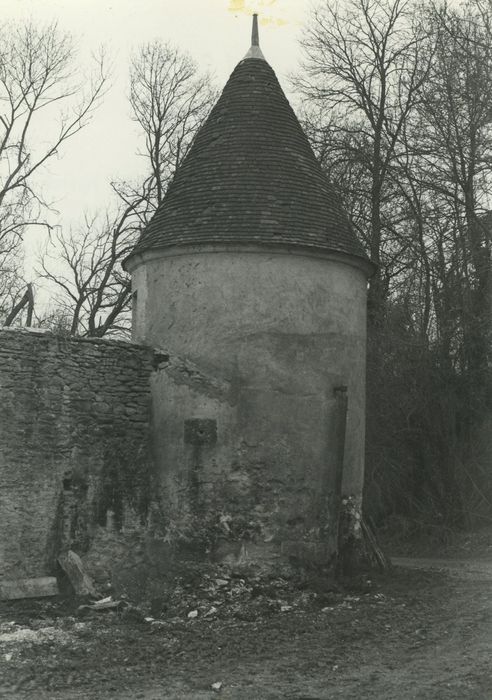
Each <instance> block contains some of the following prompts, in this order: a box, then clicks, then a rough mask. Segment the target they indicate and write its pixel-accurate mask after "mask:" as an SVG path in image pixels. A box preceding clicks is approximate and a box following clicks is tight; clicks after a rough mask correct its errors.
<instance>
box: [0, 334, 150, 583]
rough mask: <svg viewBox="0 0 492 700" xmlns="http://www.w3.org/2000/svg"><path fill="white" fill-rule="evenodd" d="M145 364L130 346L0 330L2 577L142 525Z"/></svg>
mask: <svg viewBox="0 0 492 700" xmlns="http://www.w3.org/2000/svg"><path fill="white" fill-rule="evenodd" d="M152 363H153V351H152V350H151V349H150V348H146V347H143V346H138V345H134V344H131V343H126V342H121V341H108V340H103V339H85V338H73V337H63V336H56V335H53V334H51V333H48V332H42V331H39V330H19V329H4V330H1V331H0V532H1V538H0V578H16V577H23V576H40V575H45V574H50V573H53V572H54V571H55V570H56V564H55V563H56V556H57V554H58V553H59V551H60V548H62V547H67V546H70V547H71V548H73V549H75V551H78V552H79V553H80V554H82V555H83V554H84V552H87V551H88V550H89V549H90V546H91V543H92V541H93V540H94V538H96V539H97V535H98V532H100V530H101V528H104V529H106V526H109V529H111V527H112V526H115V527H114V528H113V529H114V530H121V527H122V526H124V524H125V522H129V521H131V522H132V523H138V522H139V521H141V522H144V521H145V520H146V515H147V510H148V507H149V500H150V492H151V486H150V482H149V479H150V467H149V464H150V460H149V456H148V446H149V444H150V441H149V426H150V384H149V377H150V375H151V373H152V369H153V368H152Z"/></svg>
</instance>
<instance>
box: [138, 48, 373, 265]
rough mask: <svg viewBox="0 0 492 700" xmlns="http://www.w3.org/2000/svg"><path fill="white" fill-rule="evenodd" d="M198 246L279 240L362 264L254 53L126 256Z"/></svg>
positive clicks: (332, 195)
mask: <svg viewBox="0 0 492 700" xmlns="http://www.w3.org/2000/svg"><path fill="white" fill-rule="evenodd" d="M201 243H203V244H207V243H212V244H217V243H236V244H243V243H244V244H247V243H256V244H257V243H260V244H261V243H264V244H270V243H276V244H278V243H281V244H285V245H287V246H289V247H292V246H294V247H296V246H302V247H304V248H305V247H306V246H307V247H311V248H315V249H318V250H323V251H330V252H338V253H346V254H349V255H354V256H357V257H359V258H363V259H364V260H367V256H366V254H365V252H364V250H363V248H362V245H361V244H360V242H359V241H358V240H357V237H356V235H355V233H354V231H353V230H352V227H351V225H350V222H349V220H348V217H347V215H346V213H345V212H344V210H343V208H342V206H341V204H340V199H339V196H338V195H337V194H336V192H335V190H334V188H333V187H332V186H331V184H330V183H329V181H328V179H327V177H326V175H325V174H324V172H323V170H322V169H321V167H320V165H319V163H318V161H317V160H316V157H315V156H314V153H313V151H312V149H311V146H310V144H309V142H308V139H307V137H306V135H305V134H304V132H303V130H302V128H301V126H300V124H299V122H298V120H297V118H296V116H295V114H294V111H293V110H292V108H291V106H290V104H289V102H288V100H287V98H286V97H285V94H284V92H283V91H282V88H281V87H280V84H279V82H278V80H277V77H276V75H275V73H274V71H273V70H272V68H271V67H270V66H269V64H268V63H267V62H266V61H265V60H262V59H261V58H246V59H244V60H243V61H241V62H240V63H239V64H238V65H237V66H236V68H235V70H234V72H233V73H232V75H231V76H230V78H229V80H228V82H227V84H226V86H225V88H224V90H223V92H222V95H221V97H220V98H219V100H218V101H217V103H216V105H215V107H214V108H213V109H212V111H211V113H210V115H209V117H208V119H207V120H206V122H205V124H204V125H203V127H202V128H201V130H200V131H199V132H198V134H197V135H196V138H195V140H194V142H193V144H192V147H191V148H190V150H189V152H188V154H187V156H186V158H185V159H184V160H183V162H182V164H181V166H180V167H179V168H178V170H177V172H176V174H175V177H174V179H173V181H172V183H171V185H170V186H169V188H168V191H167V193H166V195H165V197H164V200H163V201H162V203H161V205H160V207H159V208H158V209H157V211H156V213H155V215H154V217H153V218H152V220H151V221H150V223H149V224H148V226H147V227H146V229H145V230H144V231H143V234H142V236H141V238H140V240H139V241H138V243H137V244H136V246H135V248H134V250H133V251H132V253H131V254H130V256H129V258H131V257H132V256H133V255H134V254H135V253H140V252H143V251H146V250H150V249H155V248H163V247H167V246H179V245H190V244H193V245H197V244H201Z"/></svg>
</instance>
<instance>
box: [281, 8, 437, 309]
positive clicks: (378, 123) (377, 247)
mask: <svg viewBox="0 0 492 700" xmlns="http://www.w3.org/2000/svg"><path fill="white" fill-rule="evenodd" d="M426 40H427V33H426V31H424V29H423V28H422V26H421V25H419V24H418V23H417V22H415V21H414V15H413V8H412V6H411V5H410V3H409V2H408V1H407V0H374V1H372V0H349V2H348V3H346V4H345V3H344V4H343V5H339V4H333V3H328V2H326V3H323V4H322V5H320V6H319V8H318V9H317V10H315V12H314V14H313V20H312V22H311V24H310V26H309V27H308V29H307V31H306V34H305V36H304V39H303V41H302V46H303V50H304V55H305V60H304V63H303V66H302V71H301V73H300V74H299V75H298V77H297V79H296V80H295V83H296V85H297V86H298V88H299V89H300V90H301V92H302V93H303V95H304V96H305V97H306V98H307V99H308V100H310V101H311V102H312V103H314V104H315V105H317V107H318V114H321V117H322V119H325V120H327V118H329V119H331V122H332V124H336V132H337V135H338V151H339V152H343V151H345V154H346V156H348V161H350V162H354V161H355V160H358V163H359V168H360V169H363V170H364V171H365V178H364V180H365V181H366V182H367V185H368V187H367V192H368V197H369V201H368V207H367V210H368V214H369V221H368V226H366V227H365V228H366V231H368V232H369V235H368V252H369V254H370V257H371V260H372V261H373V262H374V263H375V264H376V265H377V266H378V272H377V274H376V275H374V277H373V278H372V281H371V285H370V293H369V302H370V311H371V317H372V318H375V317H377V316H378V314H379V313H380V311H381V308H382V306H384V300H385V298H386V297H387V294H388V284H387V281H386V282H385V275H387V273H388V269H387V268H388V266H390V265H391V263H392V262H393V261H394V258H395V250H394V249H393V248H392V247H391V246H388V240H389V237H388V234H389V233H391V231H390V230H386V231H385V228H386V229H387V220H388V217H387V216H386V214H385V212H384V211H383V208H384V202H385V199H386V200H387V199H389V198H390V196H389V193H388V191H387V189H388V187H389V186H390V184H389V172H390V170H391V167H392V165H393V163H394V161H395V158H396V156H397V153H398V150H399V148H400V146H401V143H400V139H401V133H402V130H403V128H404V125H405V123H406V121H407V120H408V118H409V115H410V114H411V112H412V110H413V109H414V107H415V105H416V102H417V101H418V98H419V90H420V88H421V86H422V84H423V83H424V82H425V80H426V76H427V73H428V70H429V65H430V64H429V52H428V51H422V47H423V44H424V43H425V42H426ZM321 125H322V123H321ZM334 146H335V144H332V151H333V150H335V149H334V148H333V147H334ZM354 155H355V158H354ZM385 246H386V248H388V251H387V254H385ZM385 268H386V269H385Z"/></svg>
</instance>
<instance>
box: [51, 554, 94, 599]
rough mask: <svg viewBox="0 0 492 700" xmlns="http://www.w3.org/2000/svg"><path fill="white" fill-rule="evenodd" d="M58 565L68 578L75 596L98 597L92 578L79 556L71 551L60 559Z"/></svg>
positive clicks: (61, 555)
mask: <svg viewBox="0 0 492 700" xmlns="http://www.w3.org/2000/svg"><path fill="white" fill-rule="evenodd" d="M58 563H59V564H60V566H61V568H62V569H63V571H64V572H65V573H66V575H67V576H68V578H69V580H70V583H71V584H72V586H73V589H74V591H75V595H80V596H97V593H96V589H95V588H94V584H93V582H92V579H91V577H90V576H89V575H88V574H87V572H86V571H85V569H84V565H83V564H82V560H81V558H80V557H79V555H78V554H76V553H75V552H72V550H71V549H69V550H68V552H65V553H64V554H60V556H59V557H58Z"/></svg>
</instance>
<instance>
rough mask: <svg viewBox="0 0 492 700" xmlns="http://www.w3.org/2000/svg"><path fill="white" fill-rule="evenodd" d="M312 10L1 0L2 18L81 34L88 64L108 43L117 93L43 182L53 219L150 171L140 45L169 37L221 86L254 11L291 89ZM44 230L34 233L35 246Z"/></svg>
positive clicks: (70, 216)
mask: <svg viewBox="0 0 492 700" xmlns="http://www.w3.org/2000/svg"><path fill="white" fill-rule="evenodd" d="M310 6H311V3H310V1H309V0H0V16H1V18H2V20H3V21H5V20H7V21H8V20H23V19H30V20H32V21H33V22H34V23H36V24H38V23H39V24H44V23H49V22H51V21H53V20H57V21H58V24H59V27H60V29H62V30H65V31H69V32H70V33H71V34H73V35H74V38H75V40H76V43H77V45H78V46H79V47H80V61H81V65H82V66H85V67H86V66H87V58H88V56H89V55H90V53H91V52H93V51H96V50H97V49H98V47H99V46H101V45H102V44H103V45H105V46H106V47H107V49H108V51H109V53H110V54H111V56H112V58H113V79H112V87H111V90H110V92H109V94H107V95H106V97H105V98H104V102H103V104H102V106H101V107H99V109H98V110H97V112H96V113H95V114H94V117H93V120H92V122H91V124H90V125H89V126H87V127H86V128H85V129H84V130H83V131H82V132H81V133H79V134H78V135H77V136H75V137H74V139H73V140H71V141H70V142H68V143H66V144H65V147H64V149H63V151H62V153H61V155H60V157H59V158H58V160H56V161H51V163H50V165H49V167H48V169H47V170H46V171H45V172H44V174H43V176H42V187H43V193H44V195H45V198H46V199H48V200H50V201H52V202H54V204H55V205H56V208H57V209H58V210H59V212H60V215H59V217H56V216H55V217H54V218H52V220H51V221H52V223H53V224H56V223H59V224H61V225H63V226H64V227H65V226H69V225H71V224H76V222H77V220H80V218H81V216H82V214H83V212H84V211H87V212H94V211H95V210H97V209H104V208H105V206H106V204H107V203H108V202H109V199H110V189H109V184H108V183H109V182H110V181H111V179H128V180H131V179H134V178H135V177H136V176H137V175H138V173H139V170H140V169H141V167H142V166H141V163H140V162H139V159H138V157H137V156H136V155H135V152H136V150H137V135H136V134H137V131H136V126H135V125H134V124H133V122H132V121H131V119H130V111H129V106H128V102H127V94H128V83H127V75H128V58H129V55H130V53H131V51H132V49H135V48H137V47H138V46H139V45H140V44H142V43H144V42H147V41H152V40H153V39H156V38H160V39H163V40H171V41H172V42H174V43H175V44H176V45H177V46H178V47H180V48H182V49H184V50H186V51H188V52H189V53H190V54H191V56H192V57H193V58H194V59H195V61H196V62H197V63H198V65H199V66H200V67H201V68H203V69H205V70H208V71H210V72H211V73H212V74H213V75H214V76H215V78H216V85H217V87H218V88H219V89H222V87H223V86H224V84H225V82H226V80H227V78H228V77H229V75H230V73H231V72H232V70H233V69H234V67H235V65H236V64H237V63H238V62H239V61H240V60H241V59H242V58H243V56H244V55H245V53H246V52H247V50H248V48H249V44H250V33H251V17H250V15H251V14H252V13H253V12H258V13H259V20H260V44H261V47H262V50H263V53H264V55H265V57H266V59H267V61H268V62H269V63H270V65H271V66H272V67H273V69H274V70H275V71H276V73H277V76H278V78H279V80H280V82H281V84H282V85H283V87H284V90H287V88H288V84H287V75H288V74H289V73H290V72H291V71H294V70H295V69H296V67H297V64H298V60H299V57H300V54H299V48H298V39H299V35H300V32H301V30H302V25H303V23H304V22H305V21H306V19H307V15H308V13H309V9H310ZM39 231H40V229H39V228H38V229H36V231H35V233H31V234H30V235H29V236H28V241H29V248H32V246H33V243H34V240H32V239H34V236H36V237H39Z"/></svg>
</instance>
